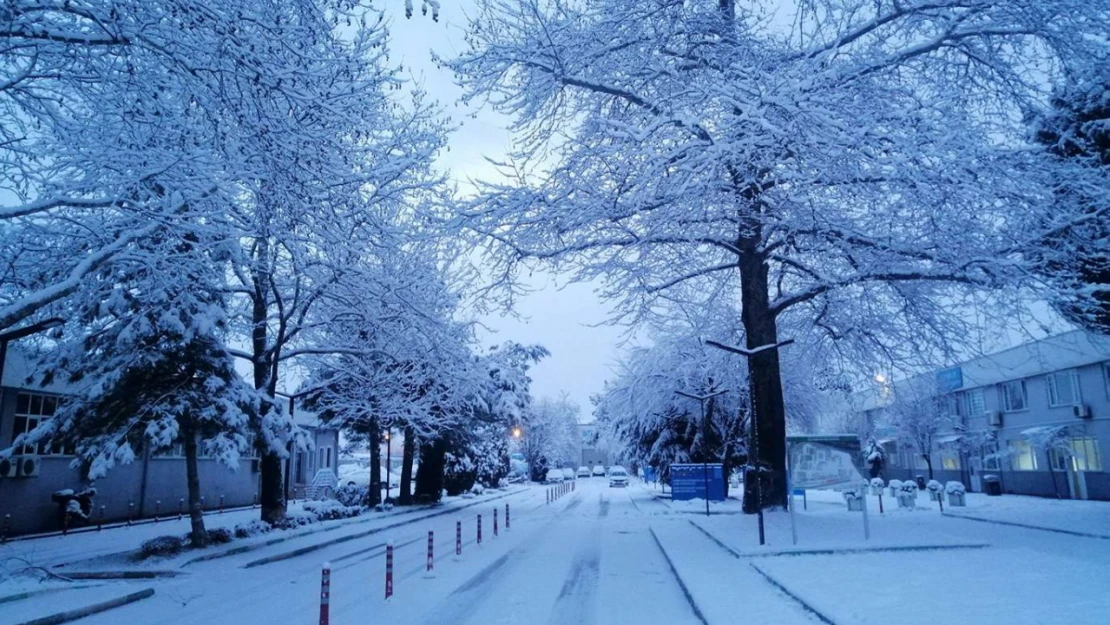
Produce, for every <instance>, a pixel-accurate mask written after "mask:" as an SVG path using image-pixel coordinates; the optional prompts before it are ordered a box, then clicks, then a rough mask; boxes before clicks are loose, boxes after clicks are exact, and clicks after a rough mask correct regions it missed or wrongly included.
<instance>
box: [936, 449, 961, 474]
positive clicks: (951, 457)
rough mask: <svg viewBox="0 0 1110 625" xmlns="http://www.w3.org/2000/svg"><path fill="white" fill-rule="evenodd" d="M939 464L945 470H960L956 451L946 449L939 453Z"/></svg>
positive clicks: (958, 456)
mask: <svg viewBox="0 0 1110 625" xmlns="http://www.w3.org/2000/svg"><path fill="white" fill-rule="evenodd" d="M940 466H941V468H943V469H945V470H946V471H959V470H960V455H959V453H958V452H954V451H946V452H942V453H941V455H940Z"/></svg>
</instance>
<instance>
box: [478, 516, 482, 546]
mask: <svg viewBox="0 0 1110 625" xmlns="http://www.w3.org/2000/svg"><path fill="white" fill-rule="evenodd" d="M478 544H479V545H480V544H482V515H480V514H479V515H478Z"/></svg>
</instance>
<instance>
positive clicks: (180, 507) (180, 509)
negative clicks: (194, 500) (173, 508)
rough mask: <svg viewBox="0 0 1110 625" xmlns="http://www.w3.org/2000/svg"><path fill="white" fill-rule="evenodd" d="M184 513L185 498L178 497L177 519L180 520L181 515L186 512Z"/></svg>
mask: <svg viewBox="0 0 1110 625" xmlns="http://www.w3.org/2000/svg"><path fill="white" fill-rule="evenodd" d="M184 513H185V500H184V499H178V500H177V520H178V521H180V520H181V515H182V514H184Z"/></svg>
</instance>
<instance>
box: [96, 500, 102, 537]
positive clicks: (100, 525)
mask: <svg viewBox="0 0 1110 625" xmlns="http://www.w3.org/2000/svg"><path fill="white" fill-rule="evenodd" d="M102 529H104V506H100V518H99V519H98V520H97V522H96V531H98V532H99V531H100V530H102Z"/></svg>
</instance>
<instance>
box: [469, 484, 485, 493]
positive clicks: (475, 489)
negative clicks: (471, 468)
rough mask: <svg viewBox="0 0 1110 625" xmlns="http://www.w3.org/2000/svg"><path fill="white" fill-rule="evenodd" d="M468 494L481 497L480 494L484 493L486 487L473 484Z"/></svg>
mask: <svg viewBox="0 0 1110 625" xmlns="http://www.w3.org/2000/svg"><path fill="white" fill-rule="evenodd" d="M470 492H472V493H474V494H475V495H481V494H482V493H484V492H486V487H485V486H482V485H481V484H475V485H474V486H471V487H470Z"/></svg>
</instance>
